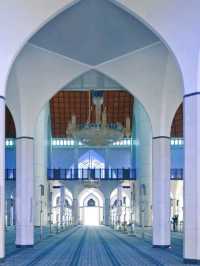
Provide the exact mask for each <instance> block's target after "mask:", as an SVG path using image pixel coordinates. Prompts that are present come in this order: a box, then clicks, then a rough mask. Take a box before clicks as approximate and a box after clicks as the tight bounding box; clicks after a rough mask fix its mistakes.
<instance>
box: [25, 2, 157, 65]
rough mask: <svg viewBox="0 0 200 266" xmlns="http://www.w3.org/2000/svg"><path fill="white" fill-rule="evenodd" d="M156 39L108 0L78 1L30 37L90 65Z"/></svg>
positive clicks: (38, 44)
mask: <svg viewBox="0 0 200 266" xmlns="http://www.w3.org/2000/svg"><path fill="white" fill-rule="evenodd" d="M158 41H159V40H158V38H157V37H156V36H155V35H154V34H153V33H152V32H151V31H150V30H149V29H147V27H146V26H144V25H143V24H142V23H141V22H139V21H138V20H137V19H136V18H134V17H133V16H131V15H130V14H129V13H128V12H126V11H124V10H122V9H121V8H119V7H118V6H116V5H115V4H113V3H112V2H111V1H109V0H84V1H78V3H76V4H74V5H73V6H72V7H71V8H69V9H67V10H65V11H64V12H62V13H61V14H60V15H58V16H57V17H56V18H54V19H53V20H51V21H50V22H49V23H48V24H47V25H45V26H44V27H43V28H42V29H41V30H40V31H39V32H38V33H36V34H35V35H34V36H33V38H32V39H31V40H30V42H31V43H32V44H34V45H36V46H39V47H42V48H45V49H47V50H50V51H52V52H55V53H58V54H60V55H63V56H66V57H70V58H72V59H75V60H78V61H80V62H82V63H86V64H88V65H92V66H94V65H98V64H100V63H103V62H105V61H108V60H111V59H114V58H116V57H119V56H121V55H124V54H127V53H129V52H132V51H135V50H137V49H140V48H143V47H146V46H149V45H151V44H153V43H155V42H158Z"/></svg>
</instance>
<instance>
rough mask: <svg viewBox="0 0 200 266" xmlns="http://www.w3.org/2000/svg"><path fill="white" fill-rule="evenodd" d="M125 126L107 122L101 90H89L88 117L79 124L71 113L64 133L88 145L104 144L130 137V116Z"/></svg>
mask: <svg viewBox="0 0 200 266" xmlns="http://www.w3.org/2000/svg"><path fill="white" fill-rule="evenodd" d="M91 96H92V97H91ZM91 99H92V103H93V105H94V107H95V122H93V123H92V121H91V115H92V111H93V110H92V104H91ZM125 125H126V127H125V128H123V126H122V125H121V124H120V123H119V122H117V123H108V122H107V110H106V107H105V106H103V91H99V90H94V91H92V92H89V104H88V119H87V123H85V124H83V125H79V124H77V122H76V116H75V115H72V118H71V121H70V122H69V123H68V126H67V130H66V134H67V137H70V138H73V139H74V140H75V141H78V142H81V143H83V144H85V145H88V146H105V145H109V144H112V143H113V142H116V141H118V140H120V139H122V138H123V137H130V134H131V126H130V118H129V117H127V118H126V121H125Z"/></svg>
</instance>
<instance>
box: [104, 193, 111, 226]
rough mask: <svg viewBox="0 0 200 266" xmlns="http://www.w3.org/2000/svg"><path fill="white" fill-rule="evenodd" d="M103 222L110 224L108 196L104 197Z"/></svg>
mask: <svg viewBox="0 0 200 266" xmlns="http://www.w3.org/2000/svg"><path fill="white" fill-rule="evenodd" d="M104 224H105V225H107V226H109V225H110V198H106V199H105V209H104Z"/></svg>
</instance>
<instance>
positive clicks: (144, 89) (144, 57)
mask: <svg viewBox="0 0 200 266" xmlns="http://www.w3.org/2000/svg"><path fill="white" fill-rule="evenodd" d="M30 60H31V62H32V64H31V65H30ZM38 66H39V67H38ZM138 66H139V67H138ZM89 69H90V67H88V66H86V65H84V64H79V63H77V62H75V61H73V60H71V59H68V58H65V57H63V56H59V55H57V54H55V53H52V52H49V51H46V50H44V49H39V48H37V47H34V46H32V45H27V47H26V48H25V49H24V51H23V53H22V55H21V57H19V59H18V61H17V62H16V64H15V68H13V71H12V74H11V79H10V81H9V87H8V91H7V101H8V105H9V106H10V108H11V110H13V113H14V114H15V120H16V121H17V132H18V135H19V136H20V134H24V135H27V136H29V135H30V136H32V134H33V133H32V131H33V126H34V124H35V121H36V119H37V116H38V113H39V112H40V110H41V108H42V107H43V106H44V104H45V103H46V102H47V101H48V100H49V99H50V98H51V97H52V96H53V95H54V94H55V93H56V92H57V91H59V90H60V89H61V88H63V87H64V86H66V84H68V83H69V82H70V81H72V80H73V79H75V78H76V77H78V76H80V75H81V74H83V73H85V72H87V71H88V70H89ZM96 69H97V70H98V71H100V72H101V73H104V74H105V75H107V76H109V77H111V78H113V79H114V80H115V81H116V82H118V83H119V84H121V85H122V86H123V87H125V88H126V89H127V90H128V91H129V92H130V93H131V94H132V95H134V96H135V97H136V98H138V99H139V100H140V101H141V102H142V104H143V105H144V107H145V109H146V110H147V112H148V114H149V116H150V120H151V122H152V126H153V132H154V135H159V134H161V135H163V134H164V133H165V134H169V132H170V123H168V121H169V120H172V117H173V115H172V114H173V113H174V112H175V110H176V108H177V106H178V104H179V103H180V102H181V100H182V92H181V79H180V75H179V73H178V71H177V70H176V69H175V63H174V61H173V60H172V58H171V57H170V55H169V54H168V52H167V50H166V48H164V46H163V45H162V44H157V45H155V46H152V47H146V48H145V49H142V50H141V51H137V52H134V53H131V54H129V55H128V56H127V55H125V56H123V57H121V58H119V59H116V60H113V61H111V62H108V63H105V64H102V65H100V66H99V67H96ZM141 71H142V72H141ZM43 73H46V75H44V74H43ZM16 81H17V82H16ZM17 87H18V88H17ZM27 87H29V89H28V90H27ZM166 88H167V90H166ZM13 95H15V96H16V97H13ZM172 99H173V101H172ZM155 102H156V103H160V105H159V106H158V107H157V108H156V109H155V104H154V103H155ZM172 103H173V104H172ZM163 105H164V107H163ZM169 105H170V106H171V108H170V110H169V112H166V109H167V106H169ZM27 107H28V108H27ZM158 115H160V116H161V117H162V119H161V117H158ZM161 121H162V123H163V121H166V122H165V124H160V123H161ZM160 130H161V131H162V132H159V131H160ZM166 132H167V133H166Z"/></svg>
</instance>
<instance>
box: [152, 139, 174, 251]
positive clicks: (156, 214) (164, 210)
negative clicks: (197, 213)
mask: <svg viewBox="0 0 200 266" xmlns="http://www.w3.org/2000/svg"><path fill="white" fill-rule="evenodd" d="M153 246H155V247H168V246H170V138H169V137H163V136H161V137H155V138H153Z"/></svg>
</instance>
